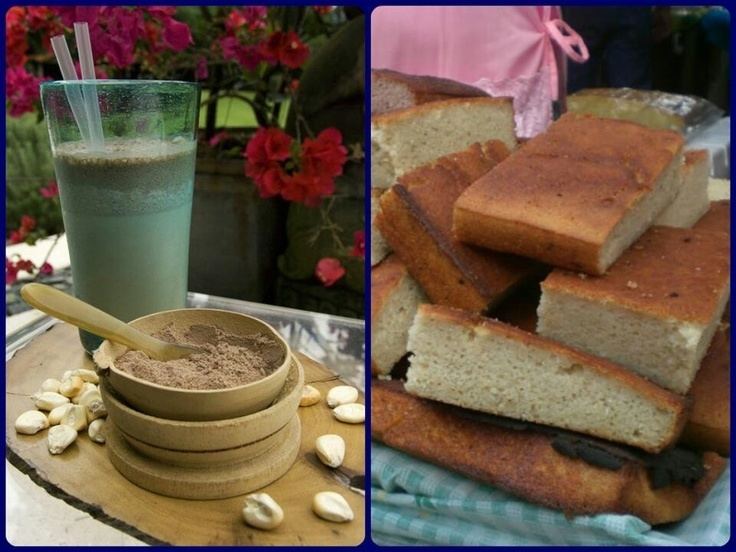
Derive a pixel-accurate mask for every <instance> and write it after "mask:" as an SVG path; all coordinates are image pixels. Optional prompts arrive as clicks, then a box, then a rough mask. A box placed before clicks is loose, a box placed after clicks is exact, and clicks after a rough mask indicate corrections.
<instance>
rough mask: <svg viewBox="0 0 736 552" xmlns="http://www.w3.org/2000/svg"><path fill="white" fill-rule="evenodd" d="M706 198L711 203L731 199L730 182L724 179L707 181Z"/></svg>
mask: <svg viewBox="0 0 736 552" xmlns="http://www.w3.org/2000/svg"><path fill="white" fill-rule="evenodd" d="M708 198H709V199H710V200H711V201H720V200H723V199H729V200H730V199H731V181H730V180H728V179H725V178H709V179H708Z"/></svg>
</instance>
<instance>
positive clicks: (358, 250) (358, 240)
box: [350, 230, 365, 257]
mask: <svg viewBox="0 0 736 552" xmlns="http://www.w3.org/2000/svg"><path fill="white" fill-rule="evenodd" d="M350 254H351V255H352V256H353V257H365V230H356V231H355V232H354V233H353V250H352V251H351V252H350Z"/></svg>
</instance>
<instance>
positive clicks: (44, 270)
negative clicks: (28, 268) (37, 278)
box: [38, 262, 54, 276]
mask: <svg viewBox="0 0 736 552" xmlns="http://www.w3.org/2000/svg"><path fill="white" fill-rule="evenodd" d="M38 271H39V272H40V273H41V274H44V275H46V276H51V275H52V274H53V273H54V267H53V266H51V263H48V262H45V263H43V264H42V265H41V268H39V269H38Z"/></svg>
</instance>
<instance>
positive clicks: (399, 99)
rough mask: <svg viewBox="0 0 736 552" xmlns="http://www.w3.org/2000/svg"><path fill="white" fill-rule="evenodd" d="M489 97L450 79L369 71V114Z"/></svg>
mask: <svg viewBox="0 0 736 552" xmlns="http://www.w3.org/2000/svg"><path fill="white" fill-rule="evenodd" d="M481 96H488V94H486V93H485V92H484V91H483V90H481V89H480V88H476V87H474V86H470V85H467V84H463V83H462V82H457V81H454V80H451V79H443V78H440V77H431V76H426V75H408V74H406V73H400V72H399V71H392V70H390V69H371V114H372V115H378V114H380V113H387V112H389V111H396V110H397V109H404V108H405V107H412V106H414V105H420V104H423V103H427V102H436V101H439V100H449V99H452V98H471V97H481Z"/></svg>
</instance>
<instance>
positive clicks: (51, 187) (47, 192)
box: [39, 180, 59, 199]
mask: <svg viewBox="0 0 736 552" xmlns="http://www.w3.org/2000/svg"><path fill="white" fill-rule="evenodd" d="M39 192H40V193H41V195H42V196H43V197H45V198H47V199H49V198H52V197H56V196H58V195H59V185H58V184H57V183H56V180H52V181H51V182H49V183H48V184H46V186H44V187H43V188H41V189H40V190H39Z"/></svg>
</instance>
